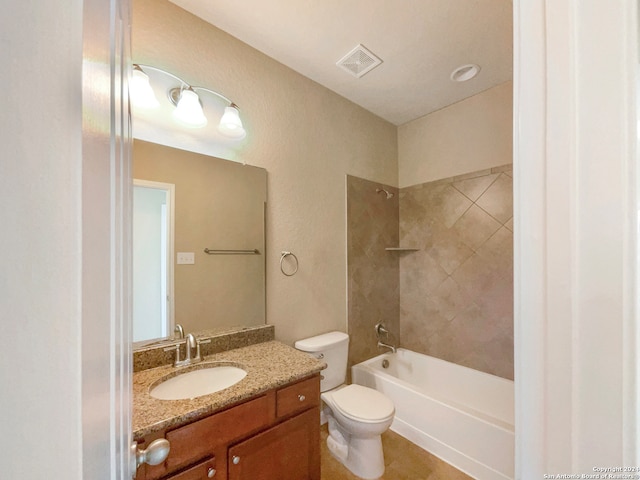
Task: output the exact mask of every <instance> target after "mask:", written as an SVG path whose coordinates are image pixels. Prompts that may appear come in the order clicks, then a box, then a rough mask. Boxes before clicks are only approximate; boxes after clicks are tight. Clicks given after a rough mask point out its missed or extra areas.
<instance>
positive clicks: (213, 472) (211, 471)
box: [207, 467, 216, 478]
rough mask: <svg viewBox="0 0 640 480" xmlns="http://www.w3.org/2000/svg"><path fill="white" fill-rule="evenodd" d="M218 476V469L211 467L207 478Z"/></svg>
mask: <svg viewBox="0 0 640 480" xmlns="http://www.w3.org/2000/svg"><path fill="white" fill-rule="evenodd" d="M215 476H216V469H215V468H212V467H209V470H207V478H213V477H215Z"/></svg>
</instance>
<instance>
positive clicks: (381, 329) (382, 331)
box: [375, 323, 389, 337]
mask: <svg viewBox="0 0 640 480" xmlns="http://www.w3.org/2000/svg"><path fill="white" fill-rule="evenodd" d="M375 328H376V335H377V336H378V337H380V335H389V330H387V328H386V327H385V326H384V324H383V323H378V324H376V327H375Z"/></svg>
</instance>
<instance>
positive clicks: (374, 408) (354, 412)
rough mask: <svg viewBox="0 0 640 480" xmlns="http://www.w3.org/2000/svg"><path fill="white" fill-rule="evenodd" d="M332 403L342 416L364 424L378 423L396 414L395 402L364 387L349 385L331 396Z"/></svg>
mask: <svg viewBox="0 0 640 480" xmlns="http://www.w3.org/2000/svg"><path fill="white" fill-rule="evenodd" d="M331 399H332V403H333V404H334V406H335V408H336V409H338V410H339V411H340V413H341V414H342V415H344V416H345V417H347V418H350V419H352V420H355V421H358V422H363V423H378V422H382V421H385V420H387V419H389V418H390V417H392V416H393V415H394V413H395V407H394V406H393V402H392V401H391V400H390V399H389V398H388V397H387V396H386V395H384V394H382V393H380V392H378V391H377V390H374V389H373V388H368V387H363V386H362V385H356V384H352V385H348V386H346V387H344V388H341V389H339V390H337V391H335V392H332V394H331Z"/></svg>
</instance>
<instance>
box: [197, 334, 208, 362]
mask: <svg viewBox="0 0 640 480" xmlns="http://www.w3.org/2000/svg"><path fill="white" fill-rule="evenodd" d="M207 343H211V339H210V338H208V339H207V340H196V346H197V348H196V358H195V359H194V360H196V361H200V360H202V356H201V355H200V345H206V344H207Z"/></svg>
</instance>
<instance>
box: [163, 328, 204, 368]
mask: <svg viewBox="0 0 640 480" xmlns="http://www.w3.org/2000/svg"><path fill="white" fill-rule="evenodd" d="M203 343H211V339H208V340H196V337H195V336H194V335H193V333H190V334H188V335H187V336H186V337H185V339H184V348H185V355H184V360H181V359H180V345H182V344H183V343H182V342H178V343H177V344H176V345H175V346H174V347H169V348H165V349H164V351H165V352H168V351H170V350H175V352H176V358H175V361H174V362H173V366H174V367H183V366H185V365H191V364H192V363H198V362H200V361H202V358H203V357H202V355H201V354H200V345H201V344H203ZM194 348H195V349H196V356H195V357H192V354H193V349H194Z"/></svg>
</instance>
